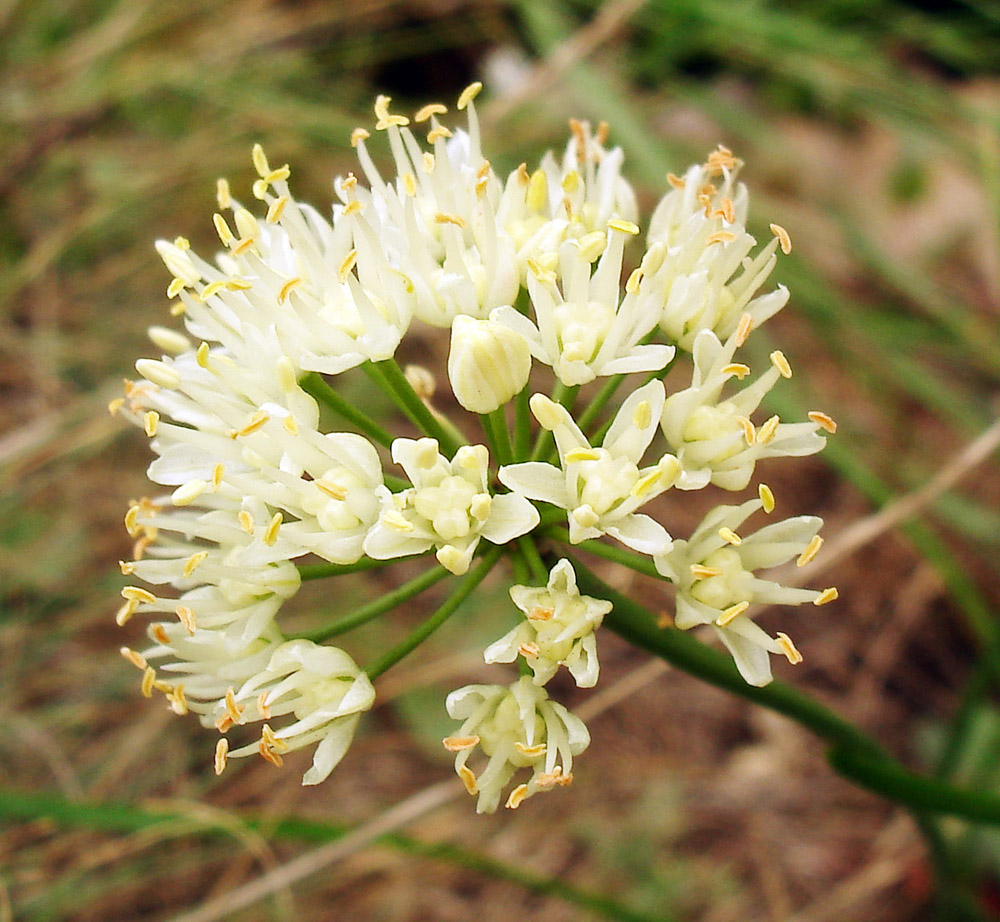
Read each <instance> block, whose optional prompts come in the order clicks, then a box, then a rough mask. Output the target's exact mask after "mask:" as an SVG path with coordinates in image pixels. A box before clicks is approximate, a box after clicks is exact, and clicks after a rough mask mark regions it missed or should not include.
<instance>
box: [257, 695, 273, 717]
mask: <svg viewBox="0 0 1000 922" xmlns="http://www.w3.org/2000/svg"><path fill="white" fill-rule="evenodd" d="M257 711H258V713H259V714H260V716H261V719H262V720H270V719H271V705H270V704H268V703H267V692H266V691H262V692H261V693H260V694H259V695H258V696H257Z"/></svg>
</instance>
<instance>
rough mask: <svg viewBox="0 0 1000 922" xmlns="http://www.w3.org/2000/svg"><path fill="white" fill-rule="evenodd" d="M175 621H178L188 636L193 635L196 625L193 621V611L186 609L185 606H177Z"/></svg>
mask: <svg viewBox="0 0 1000 922" xmlns="http://www.w3.org/2000/svg"><path fill="white" fill-rule="evenodd" d="M177 620H178V621H180V623H181V627H183V628H184V630H185V631H187V632H188V634H190V635H192V636H193V635H194V632H195V629H196V628H197V624H196V623H195V619H194V611H193V610H192V609H190V608H188V606H187V605H178V606H177Z"/></svg>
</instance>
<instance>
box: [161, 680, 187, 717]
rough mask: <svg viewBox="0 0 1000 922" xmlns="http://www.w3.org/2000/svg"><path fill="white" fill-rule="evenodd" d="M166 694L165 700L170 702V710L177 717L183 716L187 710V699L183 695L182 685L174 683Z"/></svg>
mask: <svg viewBox="0 0 1000 922" xmlns="http://www.w3.org/2000/svg"><path fill="white" fill-rule="evenodd" d="M166 694H167V700H168V701H169V702H170V710H172V711H173V712H174V713H175V714H176V715H177V716H178V717H183V716H184V715H185V714H187V712H188V706H187V699H186V698H185V697H184V686H183V685H180V684H178V685H175V686H174V687H173V689H172V690H171V691H169V692H167V693H166Z"/></svg>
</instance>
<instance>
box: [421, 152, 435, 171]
mask: <svg viewBox="0 0 1000 922" xmlns="http://www.w3.org/2000/svg"><path fill="white" fill-rule="evenodd" d="M436 165H437V159H436V158H435V157H434V155H433V154H432V153H431V152H430V151H426V150H425V151H424V156H423V158H422V160H421V166H422V168H423V171H424V172H425V173H426V174H427V175H428V176H430V174H431V173H433V172H434V167H435V166H436Z"/></svg>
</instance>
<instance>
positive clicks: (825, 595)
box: [813, 586, 840, 605]
mask: <svg viewBox="0 0 1000 922" xmlns="http://www.w3.org/2000/svg"><path fill="white" fill-rule="evenodd" d="M839 598H840V593H839V592H837V587H836V586H831V587H830V588H829V589H824V590H823V591H822V592H821V593H820V594H819V595H818V596H817V597H816V598H815V599H814V600H813V605H826V604H827V603H828V602H832V601H834V599H839Z"/></svg>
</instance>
